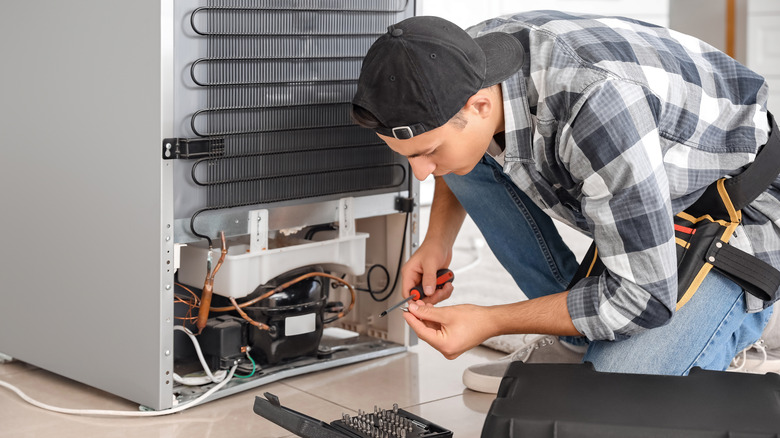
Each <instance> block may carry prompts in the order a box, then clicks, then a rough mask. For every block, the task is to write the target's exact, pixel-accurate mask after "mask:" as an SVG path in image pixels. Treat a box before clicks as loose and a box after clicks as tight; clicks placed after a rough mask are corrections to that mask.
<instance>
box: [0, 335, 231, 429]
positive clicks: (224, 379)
mask: <svg viewBox="0 0 780 438" xmlns="http://www.w3.org/2000/svg"><path fill="white" fill-rule="evenodd" d="M173 328H174V330H179V331H183V332H184V333H186V334H187V336H189V337H190V339H191V340H192V343H193V345H195V351H196V352H197V353H198V359H200V364H201V365H203V370H204V371H205V372H206V374H208V378H209V379H210V380H208V381H206V380H205V379H206V377H203V378H202V379H203V380H204V382H203V384H206V383H211V382H214V383H217V382H218V383H217V384H216V385H214V387H213V388H211V389H209V390H208V391H206V392H205V393H203V394H202V395H201V396H200V397H198V398H196V399H195V400H192V401H190V402H187V403H184V404H181V405H179V406H176V407H175V408H171V409H166V410H164V411H148V412H136V411H110V410H102V409H67V408H60V407H57V406H52V405H47V404H46V403H41V402H39V401H37V400H35V399H33V398H32V397H30V396H28V395H27V394H25V393H24V392H22V390H21V389H19V388H17V387H16V386H14V385H12V384H10V383H8V382H6V381H3V380H0V386H2V387H4V388H8V389H10V390H11V391H13V392H15V393H16V395H18V396H19V397H21V398H22V400H24V401H26V402H27V403H30V404H31V405H33V406H36V407H39V408H41V409H46V410H48V411H53V412H59V413H61V414H70V415H93V416H101V417H159V416H162V415H170V414H175V413H177V412H181V411H183V410H185V409H189V408H191V407H193V406H195V405H197V404H199V403H200V402H202V401H203V400H205V399H207V398H208V397H209V396H211V394H214V393H215V392H217V391H219V390H220V389H222V387H223V386H225V385H227V383H228V382H229V381H230V379H232V378H233V373H235V372H236V368H238V364H236V365H233V368H231V369H230V371H228V372H227V374H223V375H220V374H221V373H219V372H218V373H217V375H218V376H217V377H215V376H214V375H213V374H212V373H211V370H210V369H209V367H208V365H206V359H204V358H203V353H202V352H201V351H200V345H199V344H198V340H197V339H196V338H195V335H193V334H192V332H191V331H189V330H187V328H186V327H183V326H179V325H175V326H173ZM223 371H224V370H223ZM177 377H178V378H179V379H181V380H188V379H193V380H192V381H194V380H195V379H200V378H198V377H195V378H191V377H184V378H182V377H179V376H178V375H176V374H175V373H174V380H176V378H177ZM217 379H219V380H217ZM176 381H177V382H178V381H179V380H176Z"/></svg>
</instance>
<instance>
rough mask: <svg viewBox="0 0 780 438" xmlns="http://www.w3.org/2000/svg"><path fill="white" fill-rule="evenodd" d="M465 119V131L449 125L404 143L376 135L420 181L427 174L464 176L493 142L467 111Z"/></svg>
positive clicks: (487, 130)
mask: <svg viewBox="0 0 780 438" xmlns="http://www.w3.org/2000/svg"><path fill="white" fill-rule="evenodd" d="M465 117H466V120H467V123H466V126H465V127H459V126H457V125H456V124H454V123H451V122H450V123H446V124H444V125H443V126H440V127H438V128H436V129H433V130H431V131H428V132H425V133H423V134H420V135H417V136H415V137H413V138H410V139H408V140H399V139H397V138H395V137H388V136H385V135H381V134H377V135H379V138H381V139H382V140H383V141H384V142H385V143H387V145H388V146H389V147H390V149H392V150H394V151H395V152H398V153H399V154H401V155H403V156H405V157H407V158H408V159H409V164H411V166H412V172H414V176H415V177H416V178H417V179H419V180H420V181H422V180H424V179H425V178H427V177H428V175H431V174H433V175H434V176H442V175H446V174H448V173H454V174H457V175H465V174H467V173H469V172H470V171H471V169H473V168H474V166H476V165H477V163H479V160H480V159H482V156H483V155H484V154H485V151H486V150H487V148H488V146H489V145H490V140H491V139H492V138H493V129H491V128H490V126H489V125H488V124H487V123H485V120H484V119H482V118H481V117H478V116H475V115H474V114H470V113H469V112H468V111H467V112H466V114H465Z"/></svg>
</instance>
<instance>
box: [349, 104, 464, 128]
mask: <svg viewBox="0 0 780 438" xmlns="http://www.w3.org/2000/svg"><path fill="white" fill-rule="evenodd" d="M350 116H351V117H352V120H354V121H355V123H357V124H358V125H360V126H362V127H364V128H368V129H376V128H379V127H380V126H383V125H382V123H381V122H380V121H379V119H377V118H376V116H375V115H374V114H373V113H372V112H371V111H369V110H367V109H365V108H363V107H362V106H359V105H352V109H351V110H350ZM447 123H452V124H453V126H455V127H456V128H457V129H463V128H465V127H466V125H467V124H468V123H469V121H468V119H467V118H466V116H465V115H464V114H463V109H461V110H460V111H458V112H457V113H456V114H455V115H454V116H452V118H451V119H449V120H448V121H447Z"/></svg>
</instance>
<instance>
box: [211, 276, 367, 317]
mask: <svg viewBox="0 0 780 438" xmlns="http://www.w3.org/2000/svg"><path fill="white" fill-rule="evenodd" d="M311 277H325V278H330V279H331V280H334V281H337V282H339V283H341V284H343V285H344V286H346V287H347V289H349V293H350V295H351V299H352V301H351V302H350V303H349V306H348V307H347V308H346V310H343V311H341V312H340V313H339V314H338V315H336V316H337V317H338V318H343V317H345V316H346V315H347V314H348V313H349V312H350V311H351V310H352V309H353V308H354V307H355V289H354V288H353V287H352V285H351V284H349V283H347V282H346V281H344V280H343V279H341V278H339V277H336V276H335V275H330V274H326V273H324V272H309V273H306V274H303V275H301V276H299V277H296V278H294V279H292V280H290V281H288V282H286V283H284V284H282V285H280V286H277V287H276V288H274V289H273V290H271V291H269V292H266V293H264V294H263V295H261V296H259V297H257V298H253V299H251V300H249V301H245V302H243V303H241V304H238V303H236V305H237V307H238V308H244V307H247V306H251V305H252V304H255V303H257V302H259V301H262V300H264V299H266V298H268V297H270V296H271V295H273V294H275V293H277V292H281V291H283V290H285V289H287V288H288V287H290V286H292V285H293V284H295V283H298V282H299V281H302V280H305V279H307V278H311ZM231 301H233V298H231ZM231 310H236V307H232V306H227V307H212V308H211V311H212V312H229V311H231ZM242 316H243V315H242ZM244 319H246V318H244Z"/></svg>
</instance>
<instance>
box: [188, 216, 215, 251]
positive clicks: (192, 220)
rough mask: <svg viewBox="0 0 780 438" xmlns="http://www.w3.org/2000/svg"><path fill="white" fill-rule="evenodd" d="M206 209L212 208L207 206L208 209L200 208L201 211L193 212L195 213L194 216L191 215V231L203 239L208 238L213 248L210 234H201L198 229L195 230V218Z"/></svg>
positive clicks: (210, 246)
mask: <svg viewBox="0 0 780 438" xmlns="http://www.w3.org/2000/svg"><path fill="white" fill-rule="evenodd" d="M206 210H211V209H209V208H206V209H203V210H200V211H196V212H195V214H193V215H192V217H190V231H191V232H192V234H194V235H195V236H197V237H200V238H201V239H206V240H207V241H208V242H209V249H211V248H212V242H211V237H209V236H207V235H205V234H200V233H198V232H197V231H195V218H196V217H197V216H198V215H199V214H201V213H203V212H204V211H206Z"/></svg>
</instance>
